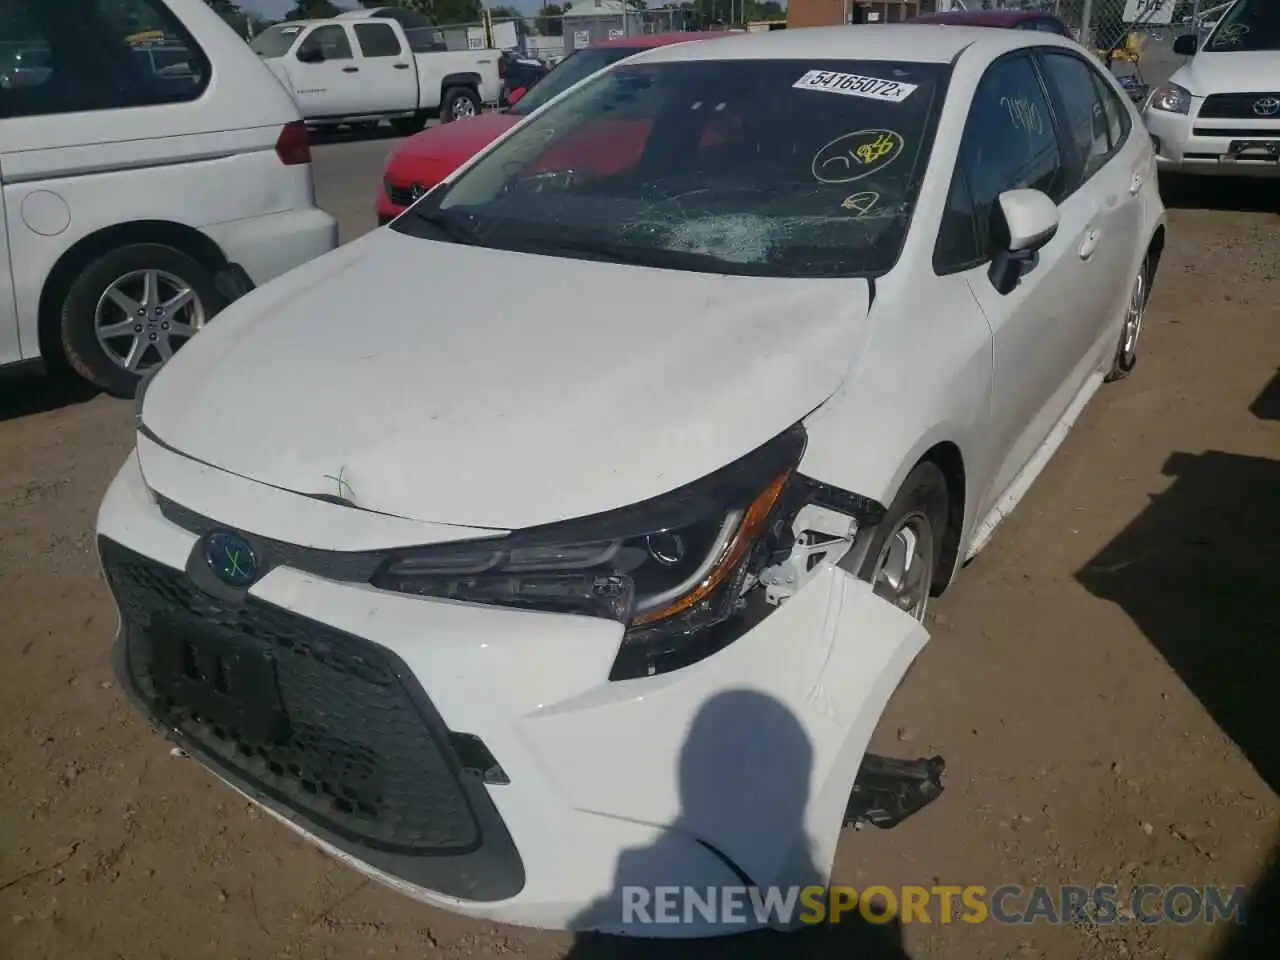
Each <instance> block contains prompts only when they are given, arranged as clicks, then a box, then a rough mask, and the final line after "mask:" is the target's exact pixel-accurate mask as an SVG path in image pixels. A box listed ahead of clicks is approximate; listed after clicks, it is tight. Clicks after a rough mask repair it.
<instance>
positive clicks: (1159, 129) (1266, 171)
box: [1143, 99, 1280, 177]
mask: <svg viewBox="0 0 1280 960" xmlns="http://www.w3.org/2000/svg"><path fill="white" fill-rule="evenodd" d="M1201 102H1202V101H1201V100H1199V99H1197V100H1196V101H1195V102H1194V103H1193V105H1192V108H1191V113H1190V114H1189V115H1183V114H1176V113H1169V112H1167V111H1163V110H1151V109H1147V110H1146V111H1144V112H1143V120H1144V121H1145V122H1146V125H1147V130H1148V132H1149V133H1150V134H1151V136H1152V137H1153V138H1154V144H1155V147H1156V163H1157V165H1158V166H1159V168H1160V169H1161V170H1163V171H1167V172H1169V173H1183V174H1193V175H1198V176H1227V177H1280V154H1277V155H1276V156H1274V157H1273V158H1263V157H1261V156H1258V155H1253V154H1248V153H1246V154H1241V155H1237V156H1234V157H1233V151H1232V145H1233V144H1241V143H1244V144H1254V143H1269V142H1280V121H1254V120H1227V119H1222V120H1219V119H1208V120H1202V119H1199V118H1198V116H1197V113H1198V111H1199V109H1200V104H1201Z"/></svg>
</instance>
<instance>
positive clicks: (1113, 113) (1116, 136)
mask: <svg viewBox="0 0 1280 960" xmlns="http://www.w3.org/2000/svg"><path fill="white" fill-rule="evenodd" d="M1092 72H1093V85H1094V87H1095V88H1096V89H1097V91H1098V99H1099V100H1101V101H1102V109H1103V110H1104V111H1105V112H1106V115H1107V138H1108V139H1109V140H1110V141H1111V151H1112V153H1114V152H1115V151H1117V150H1119V149H1120V147H1121V146H1122V145H1123V144H1124V142H1125V141H1126V140H1128V139H1129V131H1130V130H1132V129H1133V122H1132V120H1131V118H1130V117H1129V108H1128V107H1127V106H1125V104H1124V102H1123V101H1122V100H1121V99H1120V95H1119V94H1117V93H1116V92H1115V90H1113V89H1111V85H1110V84H1109V83H1107V81H1105V80H1103V79H1102V76H1101V74H1099V73H1098V71H1096V70H1094V71H1092Z"/></svg>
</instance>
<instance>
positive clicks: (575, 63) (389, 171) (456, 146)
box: [377, 33, 714, 226]
mask: <svg viewBox="0 0 1280 960" xmlns="http://www.w3.org/2000/svg"><path fill="white" fill-rule="evenodd" d="M708 36H714V34H707V33H649V34H640V35H638V36H634V37H620V38H618V39H617V40H603V41H601V42H599V43H594V44H592V45H591V46H589V47H586V48H584V49H582V50H576V51H574V52H573V53H571V54H570V55H569V56H567V57H566V58H565V59H564V60H562V61H561V62H560V64H559V65H558V66H557V67H556V68H555V69H554V70H552V71H551V72H550V73H548V74H547V75H546V77H545V78H543V79H542V80H540V81H539V82H538V85H537V86H536V87H534V88H533V89H532V90H530V91H529V92H528V93H527V94H525V95H524V96H519V91H516V92H514V93H513V94H512V105H511V106H510V107H509V108H508V109H507V110H505V111H503V112H501V113H484V114H480V115H479V116H476V117H468V118H466V119H464V120H456V121H454V122H453V123H443V124H440V125H439V126H436V127H432V128H431V129H430V130H424V131H422V132H421V133H418V134H415V135H414V136H412V137H409V138H408V139H407V140H405V141H404V142H403V143H402V144H400V146H399V147H397V148H396V150H395V152H394V153H392V154H391V156H390V157H388V158H387V167H386V170H385V172H384V174H383V177H382V185H381V187H380V188H379V190H378V203H377V212H378V224H379V226H381V225H382V224H385V223H389V222H390V221H391V220H393V219H395V218H396V217H397V216H399V215H400V214H401V213H402V212H403V211H404V209H405V208H406V207H408V206H409V205H410V204H412V203H413V202H414V201H415V200H417V199H418V198H419V197H421V196H422V195H423V194H424V193H426V192H427V191H428V190H430V189H431V188H432V187H434V186H435V185H436V184H438V183H439V182H440V181H441V180H443V179H444V178H445V177H447V176H448V175H449V174H451V173H453V171H454V170H456V169H458V167H460V166H462V164H463V163H465V162H466V161H467V160H470V159H471V158H472V157H473V156H475V155H476V154H477V153H479V152H480V151H481V150H483V149H484V148H485V147H487V146H488V145H489V144H490V143H492V142H493V141H494V140H496V139H497V138H498V137H500V136H501V135H502V134H504V133H506V132H507V131H508V130H510V129H511V128H512V127H514V126H515V125H516V124H517V123H519V122H520V121H521V120H522V119H524V117H526V116H528V115H529V114H531V113H533V111H534V110H537V109H538V108H539V107H540V106H542V105H543V104H544V103H546V102H547V101H548V100H550V99H551V98H552V97H554V96H557V95H558V94H560V93H561V92H562V91H564V90H567V89H568V88H569V87H571V86H573V85H574V84H575V83H577V82H578V81H579V80H582V79H584V78H586V77H588V76H590V75H591V74H593V73H595V72H597V71H598V70H603V69H604V68H605V67H607V66H609V65H610V64H612V63H616V62H617V61H619V60H623V59H625V58H627V57H629V56H632V55H633V54H635V53H639V52H640V51H641V50H648V49H651V48H653V47H664V46H667V45H668V44H672V43H688V42H689V41H692V40H705V39H707V38H708ZM641 142H643V141H641ZM624 152H625V151H624Z"/></svg>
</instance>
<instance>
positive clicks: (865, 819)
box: [845, 753, 946, 830]
mask: <svg viewBox="0 0 1280 960" xmlns="http://www.w3.org/2000/svg"><path fill="white" fill-rule="evenodd" d="M945 770H946V763H945V761H943V759H942V758H941V757H930V758H929V759H927V760H926V759H920V760H897V759H894V758H892V757H881V756H877V755H876V754H874V753H869V754H867V755H866V757H865V758H864V759H863V761H862V768H861V769H860V770H859V771H858V779H857V780H856V781H854V784H853V795H852V796H851V797H850V798H849V808H848V810H847V811H846V813H845V823H852V824H855V825H857V824H864V823H869V824H871V825H872V826H875V827H880V828H881V829H882V830H887V829H889V828H890V827H896V826H897V825H898V824H900V823H901V822H902V821H903V820H906V819H907V818H908V817H909V816H911V815H912V814H914V813H918V812H919V811H920V810H923V809H924V808H925V807H927V806H928V805H929V804H931V803H933V801H934V800H937V799H938V797H940V796H942V790H943V786H942V774H943V772H944V771H945Z"/></svg>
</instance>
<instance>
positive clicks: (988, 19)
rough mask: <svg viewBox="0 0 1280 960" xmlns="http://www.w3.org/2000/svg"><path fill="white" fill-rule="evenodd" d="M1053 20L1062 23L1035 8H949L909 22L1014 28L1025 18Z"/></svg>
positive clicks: (926, 14)
mask: <svg viewBox="0 0 1280 960" xmlns="http://www.w3.org/2000/svg"><path fill="white" fill-rule="evenodd" d="M1041 19H1044V20H1053V21H1054V22H1055V23H1061V21H1060V20H1058V18H1057V17H1055V16H1053V15H1052V14H1049V13H1037V12H1036V11H1034V10H948V11H945V12H943V13H922V14H920V16H918V17H912V18H911V19H910V20H909V21H907V22H908V23H953V24H956V25H958V26H969V27H1006V28H1009V29H1012V28H1014V27H1017V25H1018V24H1020V23H1022V22H1023V21H1024V20H1041Z"/></svg>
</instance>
